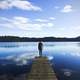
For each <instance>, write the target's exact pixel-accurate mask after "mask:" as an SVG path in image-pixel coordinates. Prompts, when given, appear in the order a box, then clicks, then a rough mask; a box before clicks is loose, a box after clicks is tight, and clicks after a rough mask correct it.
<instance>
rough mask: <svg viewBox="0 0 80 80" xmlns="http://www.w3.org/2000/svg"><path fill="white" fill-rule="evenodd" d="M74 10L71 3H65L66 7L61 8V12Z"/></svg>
mask: <svg viewBox="0 0 80 80" xmlns="http://www.w3.org/2000/svg"><path fill="white" fill-rule="evenodd" d="M72 11H73V9H72V6H71V5H65V6H64V8H63V9H62V10H61V12H63V13H69V12H72Z"/></svg>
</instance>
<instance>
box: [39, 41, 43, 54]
mask: <svg viewBox="0 0 80 80" xmlns="http://www.w3.org/2000/svg"><path fill="white" fill-rule="evenodd" d="M42 49H43V43H42V42H41V41H40V42H39V43H38V50H39V56H42Z"/></svg>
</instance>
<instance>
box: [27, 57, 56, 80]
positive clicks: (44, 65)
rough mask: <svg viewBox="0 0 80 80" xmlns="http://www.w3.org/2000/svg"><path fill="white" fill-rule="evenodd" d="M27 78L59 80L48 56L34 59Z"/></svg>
mask: <svg viewBox="0 0 80 80" xmlns="http://www.w3.org/2000/svg"><path fill="white" fill-rule="evenodd" d="M27 80H57V78H56V75H55V72H54V70H53V69H52V67H51V65H50V63H49V61H48V59H47V58H46V57H37V58H35V60H34V61H33V64H32V68H31V71H30V73H29V75H28V79H27Z"/></svg>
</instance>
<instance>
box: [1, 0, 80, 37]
mask: <svg viewBox="0 0 80 80" xmlns="http://www.w3.org/2000/svg"><path fill="white" fill-rule="evenodd" d="M79 21H80V0H0V35H1V36H2V35H13V36H21V37H22V36H26V37H49V36H50V37H51V36H55V37H77V36H80V22H79Z"/></svg>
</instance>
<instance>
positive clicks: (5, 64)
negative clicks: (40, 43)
mask: <svg viewBox="0 0 80 80" xmlns="http://www.w3.org/2000/svg"><path fill="white" fill-rule="evenodd" d="M35 56H39V54H38V50H37V43H26V42H21V43H20V42H18V43H17V42H12V43H10V42H8V43H7V42H6V43H0V75H2V74H4V75H6V74H7V73H13V74H20V75H23V74H25V72H28V71H29V69H30V67H31V64H32V60H33V59H34V57H35ZM43 56H47V57H48V59H49V60H50V62H51V65H52V67H53V68H54V69H55V71H56V73H57V75H58V77H59V80H80V77H79V75H80V43H78V42H55V43H54V42H45V43H44V47H43ZM4 68H5V69H4ZM25 68H26V71H25ZM12 69H13V70H12ZM16 69H17V70H16ZM22 73H23V74H22Z"/></svg>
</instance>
